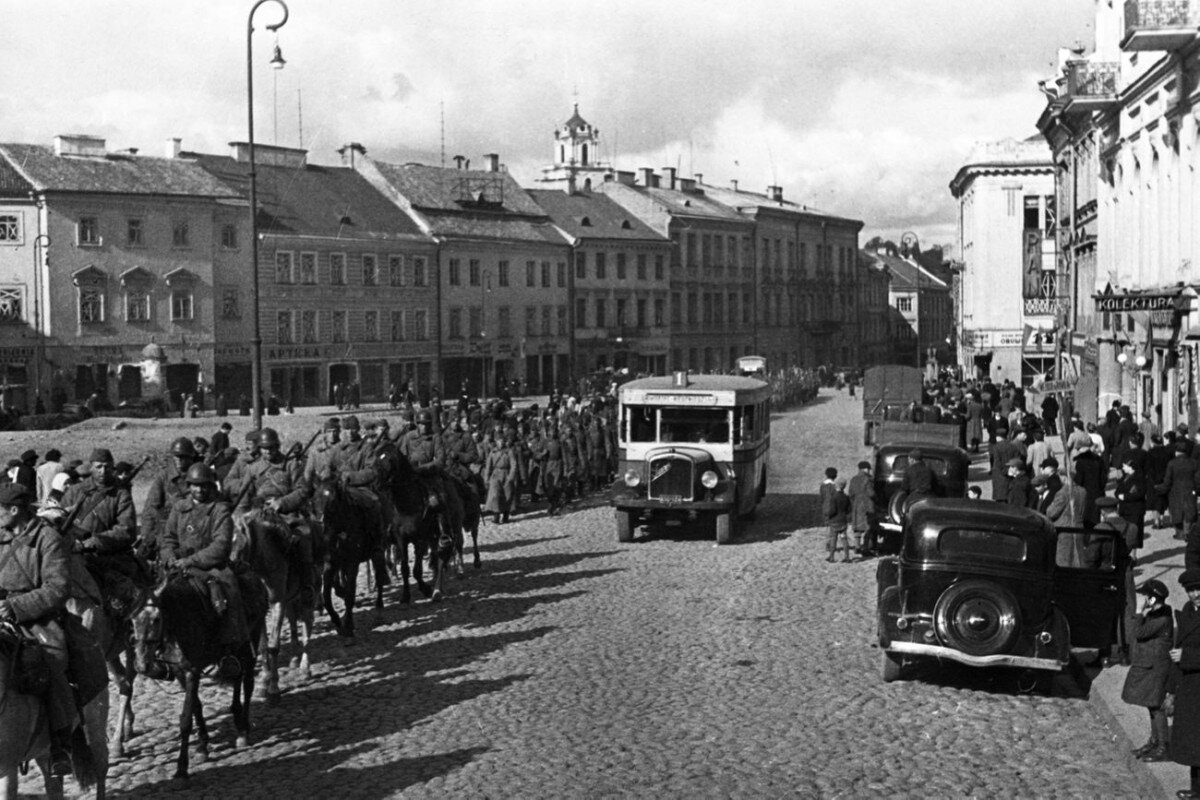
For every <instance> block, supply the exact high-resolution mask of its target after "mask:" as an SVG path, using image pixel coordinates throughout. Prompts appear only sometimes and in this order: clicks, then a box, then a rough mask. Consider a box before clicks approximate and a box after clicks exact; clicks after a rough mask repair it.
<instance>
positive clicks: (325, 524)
mask: <svg viewBox="0 0 1200 800" xmlns="http://www.w3.org/2000/svg"><path fill="white" fill-rule="evenodd" d="M312 508H313V518H314V519H316V520H317V521H318V522H319V523H320V524H321V526H322V528H323V529H324V531H325V548H326V561H325V572H324V575H323V576H322V581H321V583H322V586H321V597H322V600H323V601H324V604H325V611H326V612H327V613H328V614H329V619H330V620H331V621H332V622H333V627H334V630H336V631H337V633H338V635H339V636H342V637H343V638H346V639H352V638H353V637H354V601H355V594H356V592H357V586H358V566H359V564H362V563H363V562H370V564H371V567H372V569H374V571H375V607H376V608H383V587H384V586H385V585H387V582H388V577H387V574H388V573H387V564H386V563H384V559H383V542H382V537H383V533H384V531H383V518H382V512H381V510H380V506H379V503H378V501H375V502H373V503H360V502H356V501H355V500H354V499H353V498H351V496H350V494H349V493H348V492H347V490H346V487H344V486H342V484H341V482H340V481H338V480H337V479H336V478H327V479H325V480H322V481H319V482H318V483H317V484H316V486H315V487H314V489H313V497H312ZM334 592H337V595H338V597H340V598H341V599H342V605H343V606H344V608H345V613H344V614H343V615H341V616H339V615H338V613H337V609H335V608H334V607H333V593H334Z"/></svg>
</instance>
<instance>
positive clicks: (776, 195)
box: [767, 186, 783, 203]
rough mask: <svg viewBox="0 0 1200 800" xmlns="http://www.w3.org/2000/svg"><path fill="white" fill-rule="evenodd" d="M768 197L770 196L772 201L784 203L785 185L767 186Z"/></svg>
mask: <svg viewBox="0 0 1200 800" xmlns="http://www.w3.org/2000/svg"><path fill="white" fill-rule="evenodd" d="M767 197H770V198H771V201H772V202H775V203H782V202H783V187H782V186H768V187H767Z"/></svg>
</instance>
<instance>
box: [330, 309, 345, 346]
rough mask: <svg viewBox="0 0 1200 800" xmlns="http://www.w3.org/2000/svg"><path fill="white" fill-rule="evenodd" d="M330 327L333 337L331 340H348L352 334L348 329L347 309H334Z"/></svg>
mask: <svg viewBox="0 0 1200 800" xmlns="http://www.w3.org/2000/svg"><path fill="white" fill-rule="evenodd" d="M329 328H330V330H329V334H330V337H331V341H334V342H345V341H348V340H349V338H350V334H349V332H348V331H347V330H346V312H345V311H334V312H333V315H332V322H331V324H330V326H329Z"/></svg>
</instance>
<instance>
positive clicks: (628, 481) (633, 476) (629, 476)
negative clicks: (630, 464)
mask: <svg viewBox="0 0 1200 800" xmlns="http://www.w3.org/2000/svg"><path fill="white" fill-rule="evenodd" d="M641 482H642V475H641V473H640V472H638V471H637V470H636V469H630V470H626V471H625V485H626V486H628V487H629V488H630V489H632V488H633V487H635V486H637V485H638V484H639V483H641Z"/></svg>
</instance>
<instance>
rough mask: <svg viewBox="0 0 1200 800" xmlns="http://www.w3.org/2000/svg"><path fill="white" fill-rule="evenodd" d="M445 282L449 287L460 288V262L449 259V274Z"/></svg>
mask: <svg viewBox="0 0 1200 800" xmlns="http://www.w3.org/2000/svg"><path fill="white" fill-rule="evenodd" d="M447 280H448V281H449V282H450V285H451V286H462V262H461V261H459V260H458V259H457V258H452V259H450V272H449V275H448V277H447Z"/></svg>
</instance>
